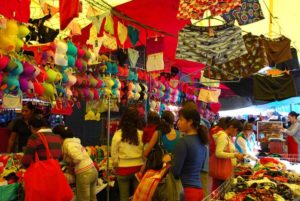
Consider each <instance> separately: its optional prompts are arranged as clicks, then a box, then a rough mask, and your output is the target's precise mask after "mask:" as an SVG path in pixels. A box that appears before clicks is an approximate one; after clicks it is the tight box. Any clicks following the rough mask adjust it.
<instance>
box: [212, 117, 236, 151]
mask: <svg viewBox="0 0 300 201" xmlns="http://www.w3.org/2000/svg"><path fill="white" fill-rule="evenodd" d="M231 119H232V118H231V117H222V118H220V119H219V120H218V122H217V124H216V125H214V126H212V127H211V129H210V131H209V155H211V154H213V153H215V150H216V143H215V141H214V137H213V136H214V135H215V134H217V133H218V132H219V131H223V130H225V129H226V126H227V124H228V123H229V121H230V120H231Z"/></svg>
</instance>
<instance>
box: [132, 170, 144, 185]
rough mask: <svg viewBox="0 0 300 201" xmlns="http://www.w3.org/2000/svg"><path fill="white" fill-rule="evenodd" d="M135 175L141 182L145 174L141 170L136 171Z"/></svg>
mask: <svg viewBox="0 0 300 201" xmlns="http://www.w3.org/2000/svg"><path fill="white" fill-rule="evenodd" d="M134 176H135V178H136V180H138V182H139V183H140V182H141V180H142V179H143V174H142V173H141V172H137V173H135V174H134Z"/></svg>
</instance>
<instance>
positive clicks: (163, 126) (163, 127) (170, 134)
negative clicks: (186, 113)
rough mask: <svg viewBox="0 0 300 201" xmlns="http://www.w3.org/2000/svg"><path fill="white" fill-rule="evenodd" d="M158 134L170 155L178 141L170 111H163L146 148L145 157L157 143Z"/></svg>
mask: <svg viewBox="0 0 300 201" xmlns="http://www.w3.org/2000/svg"><path fill="white" fill-rule="evenodd" d="M159 134H160V137H161V142H162V144H163V146H164V148H165V150H166V151H167V152H168V153H170V154H171V153H172V152H173V151H174V149H175V145H176V144H177V142H178V140H179V139H180V132H179V131H178V130H175V129H174V114H173V113H172V112H171V111H163V113H162V115H161V119H160V124H159V126H158V127H157V131H155V132H154V134H153V136H152V138H151V140H150V142H149V144H148V146H147V148H146V149H145V152H144V156H145V157H147V156H148V155H149V153H150V152H151V150H152V148H153V147H154V145H155V144H156V143H157V141H158V136H159Z"/></svg>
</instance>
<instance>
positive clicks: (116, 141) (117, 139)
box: [111, 131, 121, 167]
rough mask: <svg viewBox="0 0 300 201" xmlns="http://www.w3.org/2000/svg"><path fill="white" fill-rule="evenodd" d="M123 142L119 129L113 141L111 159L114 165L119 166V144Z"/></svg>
mask: <svg viewBox="0 0 300 201" xmlns="http://www.w3.org/2000/svg"><path fill="white" fill-rule="evenodd" d="M120 142H121V136H120V135H119V133H118V131H117V132H116V133H115V134H114V136H113V138H112V143H111V159H112V164H113V167H118V159H119V144H120Z"/></svg>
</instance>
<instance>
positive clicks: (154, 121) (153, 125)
mask: <svg viewBox="0 0 300 201" xmlns="http://www.w3.org/2000/svg"><path fill="white" fill-rule="evenodd" d="M159 123H160V117H159V115H158V113H157V112H154V111H150V112H149V114H148V117H147V124H146V127H145V128H144V132H143V143H144V144H145V145H147V144H148V143H149V142H150V140H151V138H152V136H153V134H154V132H155V131H156V129H157V126H158V125H159Z"/></svg>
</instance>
